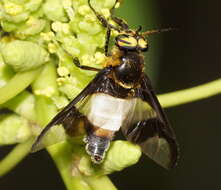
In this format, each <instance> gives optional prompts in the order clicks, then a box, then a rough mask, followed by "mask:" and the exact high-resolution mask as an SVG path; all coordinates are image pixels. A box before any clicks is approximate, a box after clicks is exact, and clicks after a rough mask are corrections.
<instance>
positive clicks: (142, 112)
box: [121, 74, 178, 169]
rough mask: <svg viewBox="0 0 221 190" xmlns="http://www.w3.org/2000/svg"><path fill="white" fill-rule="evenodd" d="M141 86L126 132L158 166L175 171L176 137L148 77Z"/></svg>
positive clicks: (124, 128)
mask: <svg viewBox="0 0 221 190" xmlns="http://www.w3.org/2000/svg"><path fill="white" fill-rule="evenodd" d="M140 85H141V86H140V88H138V89H136V93H135V94H136V95H135V96H136V97H135V99H136V102H137V103H136V105H135V107H134V109H133V110H132V112H131V113H130V114H131V115H130V116H129V117H128V118H130V119H128V121H127V122H125V125H124V126H122V128H121V129H122V132H123V134H124V135H125V137H126V138H127V139H128V140H129V141H131V142H134V143H136V144H139V145H140V146H141V148H142V151H143V153H144V154H146V155H147V156H148V157H150V158H151V159H152V160H154V161H155V162H156V163H158V164H159V165H161V166H162V167H164V168H166V169H170V168H173V167H174V166H175V165H176V162H177V157H178V145H177V142H176V137H175V134H174V132H173V130H172V128H171V127H170V125H169V122H168V119H167V117H166V115H165V114H164V112H163V110H162V108H161V106H160V104H159V101H158V99H157V97H156V95H155V93H154V91H153V88H152V86H151V83H150V80H149V78H148V77H147V76H146V75H145V74H144V75H143V77H142V80H141V83H140Z"/></svg>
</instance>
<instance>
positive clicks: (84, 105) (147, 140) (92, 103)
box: [32, 0, 178, 169]
mask: <svg viewBox="0 0 221 190" xmlns="http://www.w3.org/2000/svg"><path fill="white" fill-rule="evenodd" d="M115 4H116V3H115ZM88 5H89V7H90V9H91V10H92V11H93V12H94V14H95V15H96V17H97V19H98V20H99V21H100V23H101V24H102V25H103V27H105V28H106V29H107V35H106V45H105V54H106V56H107V59H106V61H105V67H104V68H103V69H98V68H92V67H89V66H83V65H81V64H80V62H79V60H78V59H77V58H75V59H74V63H75V65H76V66H78V67H79V68H81V69H85V70H92V71H97V74H96V76H95V78H94V79H93V80H92V81H91V82H90V83H89V84H88V85H87V86H86V88H84V89H83V90H82V92H81V93H80V94H79V95H78V96H77V97H76V98H75V99H74V100H72V101H71V102H70V103H69V104H68V105H67V106H66V107H65V108H64V109H63V110H62V111H61V112H60V113H58V114H57V115H56V116H55V117H54V118H53V119H52V121H50V122H49V123H48V125H47V126H46V127H45V128H44V129H43V131H42V132H41V133H40V135H39V136H38V137H37V140H36V141H35V143H34V144H33V146H32V152H34V151H36V150H38V149H39V144H40V142H41V141H42V138H43V137H44V136H45V134H46V133H47V132H48V131H49V129H51V128H52V127H53V126H55V125H58V124H62V125H63V127H64V129H65V131H66V133H67V134H68V135H70V136H71V135H73V134H74V131H76V130H77V128H80V127H81V128H84V129H85V131H86V137H85V139H84V141H85V143H86V146H85V147H86V151H87V153H88V154H89V155H90V156H91V160H92V161H93V162H94V163H96V164H99V163H101V162H102V161H103V160H104V158H105V153H106V151H107V150H108V147H109V145H110V142H111V140H112V139H113V138H114V135H115V133H116V132H117V131H118V130H119V129H121V131H122V133H123V134H124V136H125V137H126V139H127V140H129V141H131V142H132V143H135V144H138V145H140V147H141V149H142V151H143V153H144V154H146V155H147V156H148V157H149V158H151V159H152V160H153V161H155V162H156V163H158V164H159V165H161V166H162V167H164V168H166V169H170V168H173V167H174V166H175V165H176V162H177V157H178V145H177V142H176V136H175V134H174V131H173V130H172V128H171V127H170V124H169V121H168V119H167V117H166V115H165V114H164V111H163V110H162V108H161V106H160V104H159V101H158V99H157V97H156V95H155V93H154V90H153V88H152V85H151V82H150V79H149V78H148V76H147V75H146V74H145V73H144V57H143V52H146V51H147V50H148V41H147V39H146V37H147V36H149V35H151V34H155V33H160V32H164V31H169V30H171V28H168V29H161V30H150V31H146V32H141V27H139V28H138V29H137V30H131V29H130V28H129V26H128V25H127V23H126V22H125V21H124V20H122V19H120V18H118V17H114V16H113V14H111V15H112V16H111V19H112V20H113V21H114V22H115V23H116V26H115V25H112V24H110V23H109V22H108V21H107V20H106V19H105V18H104V16H102V15H101V14H99V13H98V12H97V11H96V10H95V9H94V8H93V6H92V5H91V2H90V0H88ZM113 8H114V7H113ZM113 8H112V9H113ZM111 12H112V10H111ZM112 30H115V31H117V32H118V35H117V36H116V37H115V45H114V48H113V50H112V52H111V55H109V52H108V47H109V45H108V44H109V39H110V34H111V31H112Z"/></svg>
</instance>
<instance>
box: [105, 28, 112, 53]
mask: <svg viewBox="0 0 221 190" xmlns="http://www.w3.org/2000/svg"><path fill="white" fill-rule="evenodd" d="M110 34H111V30H110V28H108V29H107V33H106V40H105V46H104V52H105V56H107V57H108V56H109V53H108V47H109V41H110Z"/></svg>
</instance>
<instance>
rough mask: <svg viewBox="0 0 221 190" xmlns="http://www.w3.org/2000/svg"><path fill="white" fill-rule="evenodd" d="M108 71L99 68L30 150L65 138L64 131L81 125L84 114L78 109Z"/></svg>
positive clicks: (34, 150)
mask: <svg viewBox="0 0 221 190" xmlns="http://www.w3.org/2000/svg"><path fill="white" fill-rule="evenodd" d="M108 72H109V70H108V69H107V68H105V69H103V70H101V71H100V72H99V73H98V74H97V75H96V77H95V78H94V79H93V80H92V81H91V82H90V83H89V84H88V85H87V86H86V87H85V88H84V90H83V91H82V92H81V93H80V94H79V95H78V96H77V97H76V98H75V99H74V100H72V101H71V102H70V103H69V104H68V105H67V106H66V107H65V108H64V109H63V110H62V111H61V112H59V113H58V114H57V115H56V116H55V117H54V118H53V119H52V120H51V121H50V122H49V123H48V124H47V125H46V127H45V128H44V129H43V130H42V131H41V133H40V134H39V136H38V137H37V139H36V141H35V142H34V144H33V145H32V148H31V152H36V151H38V150H40V149H42V148H44V147H45V146H49V145H52V144H56V143H58V142H60V141H62V140H65V137H66V135H65V131H66V132H68V134H69V133H70V131H71V132H73V128H76V125H78V126H80V125H81V126H82V122H83V120H84V117H85V116H84V115H83V114H82V113H81V112H80V111H79V110H80V109H81V108H82V107H84V105H85V103H86V102H87V101H88V99H89V97H90V95H91V94H93V92H95V91H96V90H97V88H98V87H99V86H100V84H101V83H102V82H103V80H104V77H105V76H106V74H107V73H108ZM60 124H62V126H63V127H61V126H60ZM57 134H60V135H59V136H58V135H57ZM53 135H56V138H50V136H53Z"/></svg>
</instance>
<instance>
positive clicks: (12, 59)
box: [1, 40, 49, 71]
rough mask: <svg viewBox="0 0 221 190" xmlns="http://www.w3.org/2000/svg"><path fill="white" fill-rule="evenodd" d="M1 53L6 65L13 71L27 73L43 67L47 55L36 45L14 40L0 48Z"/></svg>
mask: <svg viewBox="0 0 221 190" xmlns="http://www.w3.org/2000/svg"><path fill="white" fill-rule="evenodd" d="M1 53H2V56H3V59H4V61H5V63H6V64H8V65H10V66H12V68H13V69H14V70H15V71H27V70H30V69H34V68H37V67H39V66H40V65H43V64H44V63H45V62H46V61H48V59H49V54H48V53H47V52H46V51H45V49H44V48H42V47H40V46H39V45H38V44H35V43H33V42H28V41H20V40H14V41H12V42H8V43H5V44H4V45H2V46H1Z"/></svg>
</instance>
